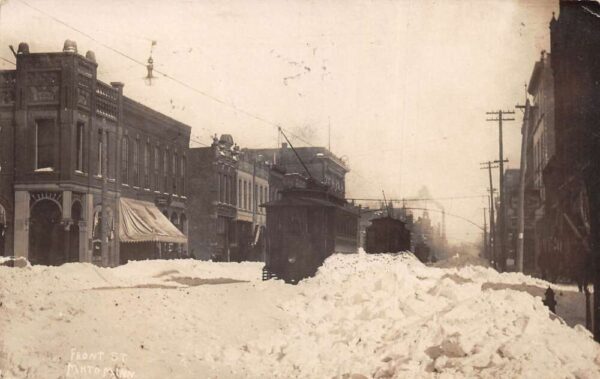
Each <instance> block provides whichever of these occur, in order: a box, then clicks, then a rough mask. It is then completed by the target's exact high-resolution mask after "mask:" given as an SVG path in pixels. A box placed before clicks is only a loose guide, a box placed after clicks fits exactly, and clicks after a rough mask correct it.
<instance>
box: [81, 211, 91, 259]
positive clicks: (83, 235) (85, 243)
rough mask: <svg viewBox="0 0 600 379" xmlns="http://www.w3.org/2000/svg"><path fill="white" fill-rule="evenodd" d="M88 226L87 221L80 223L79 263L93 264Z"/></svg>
mask: <svg viewBox="0 0 600 379" xmlns="http://www.w3.org/2000/svg"><path fill="white" fill-rule="evenodd" d="M87 225H88V223H87V222H85V221H79V225H78V226H79V262H88V263H91V262H92V259H91V257H90V256H89V255H88V248H87V246H88V239H87Z"/></svg>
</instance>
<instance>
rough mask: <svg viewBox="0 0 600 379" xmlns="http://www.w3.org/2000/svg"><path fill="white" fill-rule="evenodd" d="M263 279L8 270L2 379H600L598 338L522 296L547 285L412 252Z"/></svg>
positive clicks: (196, 272) (149, 265)
mask: <svg viewBox="0 0 600 379" xmlns="http://www.w3.org/2000/svg"><path fill="white" fill-rule="evenodd" d="M261 267H262V265H261V264H259V263H242V264H236V263H212V262H200V261H194V260H179V261H177V260H175V261H144V262H131V263H129V264H127V265H125V266H121V267H117V268H112V269H108V268H98V267H95V266H93V265H90V264H83V263H76V264H66V265H63V266H60V267H42V266H33V267H30V266H29V267H24V268H9V267H0V301H1V302H2V303H1V304H2V305H0V320H1V321H0V370H1V371H2V375H4V377H6V378H26V377H29V378H32V377H33V378H38V377H39V378H94V377H109V378H111V377H120V378H125V377H138V378H167V377H168V378H197V377H207V378H340V379H341V378H353V379H361V378H371V377H374V378H433V377H435V378H457V377H458V378H461V377H464V378H471V377H480V378H516V377H518V378H581V379H583V378H598V377H600V345H598V344H596V343H595V342H594V341H593V340H592V338H591V335H590V333H589V332H587V331H586V330H585V329H584V328H582V327H581V326H577V327H575V328H571V327H569V326H568V325H566V324H565V323H564V321H562V320H561V319H560V318H559V317H557V316H555V315H553V314H550V312H549V311H548V309H547V308H546V307H544V306H543V305H542V302H541V299H540V298H539V297H534V296H531V295H530V294H528V293H526V292H523V291H522V290H514V289H522V288H523V289H524V288H525V287H532V288H533V287H535V288H539V289H540V291H543V289H545V288H546V286H547V285H548V283H546V282H543V281H541V280H537V279H533V278H530V277H527V276H525V275H522V274H514V273H513V274H499V273H497V272H496V271H494V270H493V269H491V268H486V267H477V266H465V267H461V268H436V267H427V266H425V265H423V264H421V263H420V262H419V261H418V260H417V259H416V258H414V257H413V256H412V255H410V254H400V255H366V254H355V255H334V256H332V257H330V258H328V259H327V260H326V262H325V263H324V265H323V266H322V267H321V268H320V269H319V272H318V274H317V275H316V276H315V277H314V278H311V279H308V280H305V281H302V282H301V283H300V284H298V285H297V286H290V285H285V284H284V283H282V282H281V281H275V280H270V281H267V282H262V281H261V280H260V279H261ZM504 288H514V289H504ZM559 304H560V300H559ZM115 357H117V359H114V358H115ZM111 375H112V376H111ZM132 375H133V376H132Z"/></svg>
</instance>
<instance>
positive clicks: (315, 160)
mask: <svg viewBox="0 0 600 379" xmlns="http://www.w3.org/2000/svg"><path fill="white" fill-rule="evenodd" d="M295 149H296V152H297V153H298V155H299V156H300V158H301V159H302V161H303V162H304V164H305V165H306V167H307V168H308V171H309V172H310V174H311V175H312V177H313V178H315V179H316V180H318V181H320V182H323V183H325V184H327V185H328V186H329V190H330V191H331V192H333V193H335V194H336V195H338V196H340V197H344V196H345V193H346V179H345V178H346V174H347V173H348V172H349V171H350V170H349V168H348V166H347V165H346V163H345V162H344V161H343V160H342V159H340V158H338V157H337V156H335V155H334V154H333V153H332V152H331V151H329V150H328V149H326V148H324V147H296V148H295ZM246 151H248V152H250V153H251V154H253V155H255V156H258V155H261V156H263V159H265V160H268V161H270V162H272V163H275V164H276V165H277V166H279V167H281V168H282V169H283V170H285V172H286V173H288V174H292V173H299V174H302V175H306V174H305V170H304V167H303V166H302V164H301V163H300V161H299V160H298V157H297V156H296V154H295V153H294V151H293V150H292V149H291V148H290V147H288V145H287V144H286V143H283V144H281V148H278V149H247V150H246Z"/></svg>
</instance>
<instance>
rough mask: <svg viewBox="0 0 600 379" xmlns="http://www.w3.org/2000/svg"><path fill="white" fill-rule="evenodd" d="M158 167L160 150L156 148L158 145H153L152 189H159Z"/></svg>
mask: <svg viewBox="0 0 600 379" xmlns="http://www.w3.org/2000/svg"><path fill="white" fill-rule="evenodd" d="M159 167H160V150H158V146H154V189H155V190H157V191H158V190H159V188H158V182H159V177H158V170H159Z"/></svg>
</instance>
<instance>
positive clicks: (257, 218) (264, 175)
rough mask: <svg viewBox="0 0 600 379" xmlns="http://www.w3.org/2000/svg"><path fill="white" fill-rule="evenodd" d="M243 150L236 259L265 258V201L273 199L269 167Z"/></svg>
mask: <svg viewBox="0 0 600 379" xmlns="http://www.w3.org/2000/svg"><path fill="white" fill-rule="evenodd" d="M260 158H261V157H260V156H258V157H255V156H253V155H251V154H247V153H246V152H245V151H244V150H242V152H241V154H240V159H239V160H238V167H237V194H238V196H237V214H236V224H235V226H236V237H237V252H236V256H235V258H234V259H233V260H235V261H238V262H241V261H264V256H265V249H266V246H265V242H264V241H265V238H264V233H265V228H266V226H267V215H266V210H265V208H264V207H261V205H262V204H264V203H267V202H268V201H269V199H270V188H269V177H270V173H269V171H270V169H269V166H267V164H266V163H265V162H264V160H262V159H260Z"/></svg>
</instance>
